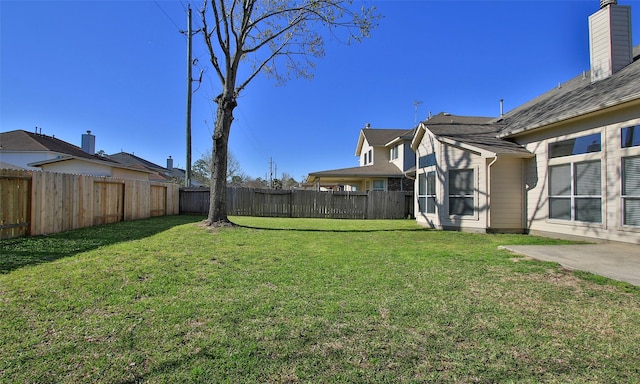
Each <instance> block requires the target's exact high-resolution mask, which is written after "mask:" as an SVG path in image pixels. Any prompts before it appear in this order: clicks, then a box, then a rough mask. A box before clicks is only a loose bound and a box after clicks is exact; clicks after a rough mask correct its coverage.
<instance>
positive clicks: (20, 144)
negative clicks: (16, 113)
mask: <svg viewBox="0 0 640 384" xmlns="http://www.w3.org/2000/svg"><path fill="white" fill-rule="evenodd" d="M0 143H1V149H2V150H7V151H22V152H55V153H60V154H63V155H68V156H71V157H74V158H80V159H88V160H97V161H102V162H108V163H113V164H118V163H117V162H116V161H113V160H110V159H108V158H106V157H102V156H98V155H92V154H89V153H87V152H85V151H83V150H82V148H80V147H77V146H75V145H73V144H69V143H67V142H66V141H63V140H60V139H57V138H55V137H53V136H47V135H42V134H38V133H33V132H27V131H24V130H21V129H20V130H16V131H9V132H3V133H0Z"/></svg>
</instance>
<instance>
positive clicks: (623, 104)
mask: <svg viewBox="0 0 640 384" xmlns="http://www.w3.org/2000/svg"><path fill="white" fill-rule="evenodd" d="M636 105H638V106H640V93H638V94H634V95H630V96H627V97H625V98H621V99H618V100H615V101H611V102H604V103H602V104H600V105H598V106H596V107H591V108H589V109H584V110H577V111H575V112H574V113H572V114H570V115H565V116H561V117H560V118H556V119H550V120H547V121H543V122H540V123H538V124H534V125H531V126H527V127H523V128H519V129H516V130H513V131H503V132H501V133H500V134H498V135H497V137H498V138H499V139H504V138H509V137H515V136H518V135H521V134H524V133H529V132H533V131H538V130H541V129H548V128H554V127H556V126H558V125H562V124H565V123H569V122H573V121H579V120H582V119H587V118H591V117H594V116H600V115H603V114H607V113H611V112H615V111H617V110H620V109H624V108H628V107H633V106H636Z"/></svg>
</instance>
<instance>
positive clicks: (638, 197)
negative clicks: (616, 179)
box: [622, 132, 640, 226]
mask: <svg viewBox="0 0 640 384" xmlns="http://www.w3.org/2000/svg"><path fill="white" fill-rule="evenodd" d="M636 133H637V134H639V135H640V132H636ZM622 204H623V219H622V222H623V224H624V225H633V226H640V156H638V157H626V158H623V159H622Z"/></svg>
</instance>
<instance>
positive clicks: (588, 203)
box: [575, 198, 602, 223]
mask: <svg viewBox="0 0 640 384" xmlns="http://www.w3.org/2000/svg"><path fill="white" fill-rule="evenodd" d="M575 204H576V220H578V221H587V222H590V223H601V222H602V206H601V204H602V200H601V199H600V198H576V201H575Z"/></svg>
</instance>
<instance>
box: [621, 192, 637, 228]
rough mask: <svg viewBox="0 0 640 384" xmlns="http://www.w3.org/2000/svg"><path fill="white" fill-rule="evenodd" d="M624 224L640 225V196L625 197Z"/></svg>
mask: <svg viewBox="0 0 640 384" xmlns="http://www.w3.org/2000/svg"><path fill="white" fill-rule="evenodd" d="M624 225H634V226H640V198H626V199H624Z"/></svg>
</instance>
